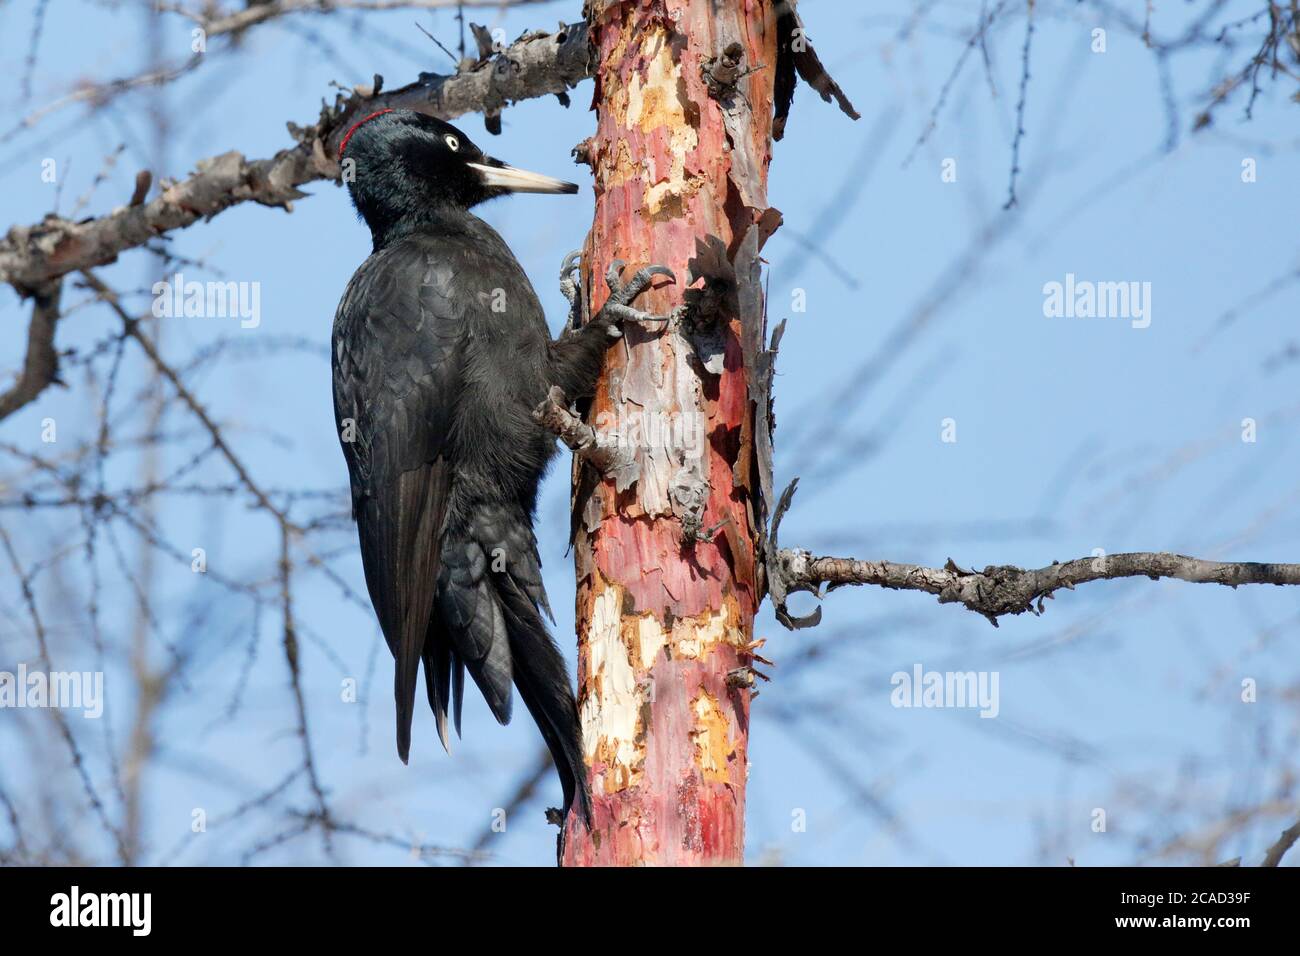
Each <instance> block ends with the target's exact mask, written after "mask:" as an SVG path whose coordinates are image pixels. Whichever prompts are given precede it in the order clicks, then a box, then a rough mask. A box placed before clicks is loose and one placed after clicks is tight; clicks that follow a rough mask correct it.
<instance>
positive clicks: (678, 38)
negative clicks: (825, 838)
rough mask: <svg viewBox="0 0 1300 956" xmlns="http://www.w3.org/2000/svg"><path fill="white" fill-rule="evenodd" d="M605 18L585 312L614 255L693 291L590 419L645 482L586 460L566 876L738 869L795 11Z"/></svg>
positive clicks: (656, 297)
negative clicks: (773, 256)
mask: <svg viewBox="0 0 1300 956" xmlns="http://www.w3.org/2000/svg"><path fill="white" fill-rule="evenodd" d="M588 6H589V17H590V21H589V22H590V34H591V40H592V44H593V46H594V48H595V51H596V61H595V76H596V90H595V99H594V107H595V110H596V113H597V129H596V134H595V135H594V136H593V137H592V138H591V139H590V140H589V141H588V142H587V143H586V144H584V148H583V157H584V161H589V162H590V164H591V166H592V169H593V173H594V177H595V186H596V212H595V220H594V223H593V226H592V230H591V234H590V236H589V237H588V241H587V248H586V256H585V259H584V268H585V270H586V271H585V273H584V277H583V278H584V283H585V285H586V287H587V301H589V302H591V303H592V311H593V312H594V311H595V310H596V309H598V308H599V307H600V305H601V298H603V296H604V295H605V292H604V291H603V287H604V283H603V282H593V281H592V277H593V276H595V277H599V276H603V275H604V273H605V270H606V269H607V268H608V266H609V264H610V263H611V262H612V261H614V260H616V259H622V260H625V261H627V262H629V263H633V264H637V265H640V264H643V263H648V262H654V263H661V264H663V265H667V266H668V267H669V268H671V269H673V270H674V272H675V273H676V274H677V275H678V276H679V277H681V278H680V279H679V283H680V284H678V285H665V286H663V287H661V288H658V289H655V290H653V291H651V292H649V293H647V294H646V296H645V301H644V302H640V303H638V305H639V306H641V307H643V308H647V309H649V310H651V311H654V312H656V313H660V314H666V313H672V312H674V310H677V311H676V313H675V314H676V315H677V316H678V317H679V320H678V321H675V322H673V323H671V324H670V325H669V327H668V328H667V329H659V328H643V327H633V326H631V325H629V326H628V327H627V329H626V335H625V337H624V339H623V343H622V344H621V345H620V346H619V347H616V348H613V349H611V350H610V352H609V357H608V359H607V364H606V367H605V369H604V371H603V373H602V376H601V379H600V382H599V385H598V388H597V393H596V396H595V398H594V399H593V400H592V402H591V405H590V408H589V409H588V414H587V417H588V420H589V421H592V422H595V423H596V425H597V428H600V427H602V423H603V427H605V428H617V429H618V430H619V434H620V436H621V437H623V438H625V439H628V440H627V441H625V442H624V447H625V448H626V449H627V450H628V451H630V457H631V459H632V462H631V465H630V469H631V472H630V480H629V478H628V470H627V469H624V480H623V481H617V480H616V479H615V478H613V477H610V476H607V475H605V474H601V473H598V472H597V470H596V469H594V468H593V467H592V466H591V463H590V461H589V460H584V459H578V460H576V461H575V468H576V469H577V474H576V475H575V477H576V479H577V480H576V482H575V487H576V489H577V490H576V492H575V498H574V551H575V560H576V564H577V577H578V595H577V619H578V622H579V623H578V640H579V682H578V683H579V688H578V690H579V710H580V714H581V718H582V724H583V733H584V743H585V747H586V756H587V760H588V762H589V765H590V775H591V785H592V799H593V817H594V825H593V829H592V830H591V831H590V832H588V831H587V830H586V829H585V828H584V827H583V826H582V825H581V824H580V823H576V822H575V821H573V820H570V821H569V832H568V837H567V840H566V847H565V855H564V861H563V862H564V863H565V864H566V865H636V864H738V863H739V862H740V861H741V858H742V853H743V847H744V811H745V783H746V777H747V774H748V764H747V746H748V728H749V698H750V690H749V687H748V686H747V684H746V683H745V682H743V681H737V680H736V679H735V677H734V676H729V675H734V673H735V672H736V671H744V670H746V669H747V668H749V667H750V665H751V663H752V650H753V646H754V645H753V621H754V612H755V610H756V608H757V606H758V603H759V601H760V600H761V599H762V593H763V591H762V578H761V574H760V570H759V569H760V567H761V565H760V563H759V562H758V561H757V560H756V554H758V553H761V548H762V528H763V524H764V515H765V504H764V502H763V499H762V493H761V492H762V485H763V484H764V482H762V481H760V480H759V472H760V468H759V466H758V462H757V460H756V457H755V455H756V452H755V431H756V415H757V411H758V407H759V405H760V402H758V401H756V400H755V395H754V393H753V391H752V390H751V383H752V381H753V376H754V372H755V365H756V364H757V363H758V361H759V357H760V355H761V354H762V345H763V343H764V341H765V333H764V329H763V322H764V317H763V303H762V291H761V286H760V284H759V281H758V277H759V263H758V253H759V249H760V248H761V245H762V241H763V240H764V239H766V237H767V236H768V235H770V234H771V231H772V230H773V229H774V228H775V226H776V224H777V223H778V222H779V214H776V213H775V211H774V210H769V209H768V207H767V201H766V200H767V169H768V164H769V162H770V159H771V122H772V115H773V103H772V77H773V70H772V66H773V64H775V62H776V48H777V29H776V10H775V8H774V5H773V4H772V3H770V2H768V0H622V2H599V0H598V2H593V3H589V5H588ZM685 277H690V279H691V280H693V281H692V283H691V285H692V287H691V288H690V289H687V288H686V286H687V284H688V283H687V282H686V281H682V280H683V279H684V278H685ZM683 305H685V306H686V308H680V307H682V306H683ZM766 401H767V399H766V395H765V394H764V395H763V397H762V400H761V404H762V405H763V407H764V408H763V410H764V415H763V420H762V421H763V427H764V428H766V425H767V417H766ZM647 416H648V417H649V418H651V419H653V420H654V421H655V423H656V426H657V427H640V428H636V429H634V430H635V435H633V434H632V433H631V431H629V423H633V425H635V424H636V423H641V424H643V425H644V423H645V422H646V421H647ZM692 436H697V438H696V440H692ZM620 487H621V488H622V490H620Z"/></svg>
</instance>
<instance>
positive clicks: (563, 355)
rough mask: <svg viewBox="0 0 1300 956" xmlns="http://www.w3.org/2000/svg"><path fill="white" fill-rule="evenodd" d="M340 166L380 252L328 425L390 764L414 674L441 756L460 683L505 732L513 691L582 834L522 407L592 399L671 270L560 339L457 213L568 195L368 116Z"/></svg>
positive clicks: (480, 229)
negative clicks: (344, 479) (380, 672)
mask: <svg viewBox="0 0 1300 956" xmlns="http://www.w3.org/2000/svg"><path fill="white" fill-rule="evenodd" d="M339 159H340V162H341V163H343V167H344V172H345V176H344V178H345V179H346V180H349V182H348V188H349V191H350V193H351V195H352V202H353V204H354V205H355V206H356V209H357V213H358V214H359V215H360V217H361V218H362V219H364V220H365V223H366V225H367V226H369V227H370V233H371V236H372V237H373V239H374V251H373V252H372V253H371V255H370V257H369V258H368V259H366V261H365V262H363V263H362V264H361V267H360V268H359V269H357V271H356V274H355V275H353V276H352V280H351V282H349V283H348V286H347V290H346V291H345V292H344V293H343V300H342V301H341V302H340V303H339V307H338V312H337V313H336V315H335V317H334V335H333V348H332V350H331V352H332V355H331V364H332V367H333V376H334V414H335V419H336V422H337V424H338V428H339V437H340V439H341V443H342V446H343V456H344V458H346V459H347V464H348V473H349V476H350V478H351V485H352V514H353V517H354V519H355V520H356V522H357V530H358V533H359V535H360V539H361V559H362V564H363V566H364V568H365V575H366V585H367V587H368V588H369V590H370V600H371V602H372V603H373V605H374V608H375V613H376V615H377V616H378V618H379V624H380V626H381V628H382V629H383V632H384V637H385V638H386V639H387V642H388V648H389V650H390V651H392V654H393V658H394V660H395V662H396V674H395V680H394V687H393V692H394V696H395V697H396V700H397V752H398V755H399V756H400V757H401V758H402V760H403V762H405V761H406V760H407V758H408V754H409V752H410V744H411V718H412V712H413V710H414V708H415V694H416V683H417V680H418V672H419V668H420V664H421V662H423V665H424V677H425V683H426V687H427V692H428V696H429V704H430V706H431V707H432V708H433V713H434V717H435V720H436V722H437V727H438V735H439V736H440V737H441V739H442V743H443V746H444V747H447V746H448V742H447V711H448V707H449V705H450V706H451V708H452V711H453V714H454V720H455V725H456V732H457V734H459V733H460V717H461V699H462V692H463V688H464V674H465V671H466V670H468V671H469V674H470V676H471V677H472V678H473V679H474V682H475V683H476V684H477V685H478V687H479V690H480V691H482V693H483V697H484V698H485V699H486V700H487V704H488V707H489V708H491V710H492V713H493V715H494V716H495V717H496V718H497V720H498V721H500V722H501V723H503V724H504V723H507V722H508V721H509V720H510V705H511V690H510V685H511V682H512V681H513V683H514V685H515V686H516V687H518V688H519V696H520V697H522V698H523V701H524V705H525V706H526V707H527V708H528V710H529V713H531V714H532V716H533V719H534V720H535V721H536V722H537V726H538V728H539V729H540V730H541V732H542V736H543V737H544V738H545V739H546V745H547V746H548V747H549V748H550V751H551V755H552V756H553V758H554V760H555V767H556V770H557V771H558V773H559V776H560V783H561V786H562V789H563V793H564V804H563V807H562V808H561V814H562V816H563V815H567V814H568V812H569V809H570V807H571V806H572V805H573V802H574V799H575V797H576V798H577V801H578V810H579V813H580V814H581V816H582V818H583V819H584V820H586V821H588V822H589V821H590V798H589V795H588V793H587V785H586V773H585V769H584V764H583V758H582V745H581V732H580V727H579V724H578V714H577V708H576V706H575V704H574V699H573V691H572V688H571V686H570V684H569V676H568V673H567V671H566V670H565V666H564V659H563V658H562V657H561V655H560V652H559V650H558V648H557V647H556V646H555V643H554V641H553V640H552V638H551V636H550V634H549V633H548V631H547V629H546V625H545V624H544V623H543V621H542V617H541V613H540V612H541V611H543V610H544V611H545V612H546V613H547V615H548V616H550V607H549V605H548V604H547V600H546V592H545V591H544V590H543V587H542V573H541V561H540V559H539V558H538V554H537V540H536V538H535V536H534V534H533V514H534V511H535V510H536V505H537V487H538V484H539V483H540V481H541V478H542V474H543V472H544V471H545V469H546V466H547V464H548V462H549V461H550V460H551V459H552V458H553V457H554V455H555V453H556V445H555V439H554V436H552V435H550V434H549V433H547V432H545V431H544V430H543V429H542V428H541V427H540V426H539V425H537V424H536V423H535V422H534V421H533V419H532V416H531V412H532V410H533V408H535V407H536V406H537V405H538V404H539V403H540V402H542V401H543V399H545V398H546V395H547V392H548V390H549V389H550V387H551V386H553V385H557V386H559V387H560V388H561V389H563V390H564V393H565V395H566V396H568V397H569V398H570V399H572V398H575V397H578V396H581V395H587V394H590V393H591V391H592V389H593V387H594V385H595V381H596V377H597V375H598V373H599V371H600V366H601V361H602V356H603V354H604V352H605V349H606V348H607V347H608V346H609V344H610V343H611V342H612V341H614V340H615V339H616V338H618V337H619V335H620V334H621V331H620V328H619V326H620V323H621V322H622V321H623V320H629V319H630V320H638V319H639V320H646V319H653V318H658V317H655V316H649V315H647V314H645V313H643V312H639V311H637V310H635V309H633V308H631V302H632V300H633V299H634V298H635V297H636V296H637V295H639V294H640V293H641V292H642V291H644V289H646V288H647V287H648V286H649V284H650V282H651V281H652V279H653V277H654V276H655V275H666V276H671V275H672V273H671V272H670V271H669V270H667V269H664V268H662V267H658V266H655V267H649V268H646V269H642V270H641V271H640V272H638V273H637V274H636V276H635V277H634V278H633V279H631V280H630V281H629V282H628V283H627V284H626V285H623V284H622V283H621V282H619V281H618V280H617V279H616V278H614V277H611V279H610V284H611V293H612V294H611V296H610V300H609V303H608V304H607V305H606V307H605V308H603V309H602V310H601V311H600V312H599V313H598V314H597V315H596V316H594V317H593V318H592V319H591V321H589V322H587V323H586V324H585V325H583V326H582V327H581V328H580V329H576V330H575V329H569V330H566V331H565V333H564V334H562V335H561V336H560V338H559V339H557V340H554V341H553V340H552V339H551V336H550V333H549V331H548V330H547V326H546V319H545V316H544V315H543V313H542V306H541V303H540V302H538V300H537V295H536V293H535V292H534V291H533V287H532V286H531V285H530V284H529V282H528V277H527V276H525V275H524V271H523V268H522V267H521V266H520V265H519V263H518V261H516V259H515V257H514V255H513V254H512V253H511V252H510V248H509V247H508V246H507V245H506V243H505V241H504V240H503V239H502V238H501V236H500V235H498V234H497V233H496V231H495V230H494V229H492V227H491V226H489V225H488V224H487V223H485V222H484V221H483V220H481V219H479V218H478V217H477V216H474V215H472V214H471V213H470V211H469V210H470V208H471V207H473V206H475V205H477V204H478V203H481V202H483V201H484V200H487V199H492V198H494V197H497V196H502V195H505V194H507V193H511V192H538V193H575V192H577V191H578V187H577V186H575V185H573V184H572V183H566V182H562V181H560V180H558V179H552V178H550V177H549V176H542V175H539V174H537V173H530V172H525V171H524V170H521V169H515V168H514V167H511V166H507V165H506V164H504V163H502V162H500V161H499V160H496V159H492V158H490V157H488V156H485V155H484V154H483V152H482V151H481V150H480V149H479V148H478V147H476V146H475V145H474V144H473V143H472V142H470V140H469V138H468V137H467V136H465V134H464V133H462V132H461V131H460V130H458V129H456V128H455V127H453V126H450V125H449V124H447V123H444V122H442V121H441V120H437V119H433V118H432V117H429V116H425V115H423V114H421V113H415V112H411V111H408V110H384V111H380V112H379V113H375V114H372V115H370V116H368V117H366V118H365V119H363V120H361V121H360V122H359V123H357V124H356V125H354V126H353V127H352V128H351V129H350V130H349V131H348V134H347V135H346V136H345V137H344V139H343V141H342V143H341V145H340V147H339ZM348 161H351V162H350V163H349V162H348ZM349 174H350V175H349ZM618 268H621V264H618ZM566 271H567V270H566Z"/></svg>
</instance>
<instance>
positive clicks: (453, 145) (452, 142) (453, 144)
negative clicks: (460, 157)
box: [442, 133, 460, 153]
mask: <svg viewBox="0 0 1300 956" xmlns="http://www.w3.org/2000/svg"><path fill="white" fill-rule="evenodd" d="M442 141H443V142H444V143H446V144H447V148H448V149H449V150H451V151H452V152H453V153H454V152H456V150H458V149H460V140H458V139H457V138H456V137H455V136H452V135H451V134H450V133H448V134H447V135H446V136H444V137H443V138H442Z"/></svg>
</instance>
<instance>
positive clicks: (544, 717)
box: [500, 579, 591, 827]
mask: <svg viewBox="0 0 1300 956" xmlns="http://www.w3.org/2000/svg"><path fill="white" fill-rule="evenodd" d="M500 593H501V597H502V603H503V604H504V605H505V609H506V626H507V630H508V631H509V634H510V653H511V657H512V658H513V660H514V678H515V686H516V687H518V688H519V696H520V697H521V698H523V701H524V705H525V706H526V707H527V708H528V712H529V713H530V714H532V716H533V720H534V721H535V722H536V723H537V728H538V729H539V730H540V731H541V732H542V737H543V738H544V739H545V740H546V746H547V747H548V748H549V749H550V751H551V759H552V760H554V761H555V770H556V772H557V773H558V774H559V777H560V788H561V791H562V792H563V796H564V804H563V806H561V807H560V814H561V816H567V815H568V812H569V808H570V807H572V806H573V804H574V801H575V799H576V800H577V804H578V807H577V809H578V813H579V816H580V817H581V818H582V820H583V822H584V823H585V824H586V825H587V826H588V827H590V826H591V794H590V791H589V790H588V789H587V765H586V762H585V761H584V760H583V757H582V728H581V725H580V724H579V722H578V706H577V704H576V703H575V701H574V699H573V690H572V688H571V687H570V685H569V673H568V669H567V668H566V667H565V666H564V657H563V656H562V655H561V654H560V649H559V648H558V647H556V646H555V641H554V640H553V639H552V638H551V635H550V634H549V633H548V632H547V630H546V625H545V624H544V623H543V622H542V618H541V615H540V614H539V613H538V610H537V607H536V606H535V605H534V604H533V603H532V601H531V600H530V599H529V598H528V597H526V596H525V595H524V594H522V593H521V592H520V591H519V590H518V588H517V587H515V586H514V584H513V582H510V581H509V579H507V584H506V586H504V587H503V588H502V589H501V592H500Z"/></svg>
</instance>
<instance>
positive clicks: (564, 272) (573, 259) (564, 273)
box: [560, 249, 582, 305]
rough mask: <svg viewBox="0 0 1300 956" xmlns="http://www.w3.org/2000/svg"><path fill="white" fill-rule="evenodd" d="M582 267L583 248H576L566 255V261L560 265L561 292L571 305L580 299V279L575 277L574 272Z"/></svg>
mask: <svg viewBox="0 0 1300 956" xmlns="http://www.w3.org/2000/svg"><path fill="white" fill-rule="evenodd" d="M581 267H582V250H581V249H575V250H574V251H573V252H570V253H569V254H568V255H567V256H565V257H564V263H563V264H562V265H561V266H560V292H561V293H563V295H564V297H565V298H566V299H568V300H569V305H573V304H574V303H575V302H576V301H577V299H578V280H577V279H575V278H574V273H576V272H578V270H579V269H580V268H581Z"/></svg>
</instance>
